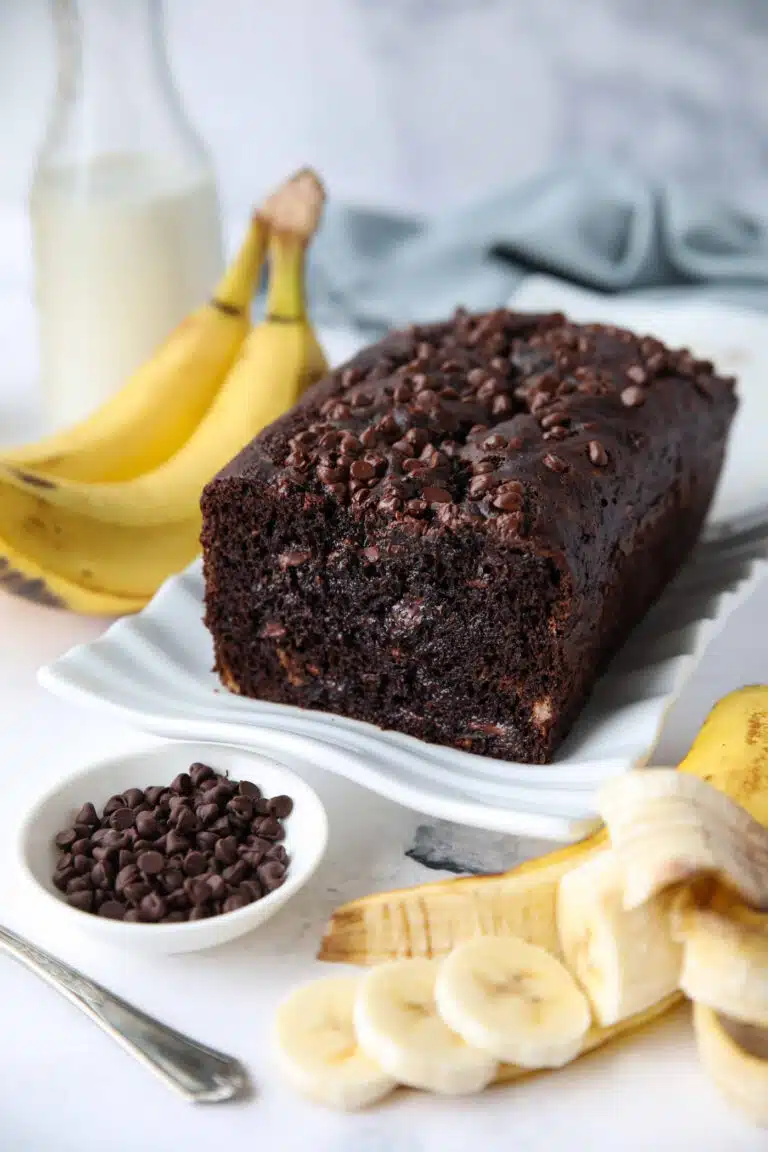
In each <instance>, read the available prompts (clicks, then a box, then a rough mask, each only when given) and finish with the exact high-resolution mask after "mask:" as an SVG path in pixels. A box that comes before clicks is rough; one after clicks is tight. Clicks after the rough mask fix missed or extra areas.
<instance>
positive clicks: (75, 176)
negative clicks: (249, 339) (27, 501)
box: [30, 0, 223, 428]
mask: <svg viewBox="0 0 768 1152" xmlns="http://www.w3.org/2000/svg"><path fill="white" fill-rule="evenodd" d="M51 3H52V12H53V16H54V21H55V26H56V32H57V45H58V59H59V71H58V84H57V89H56V97H55V100H54V104H53V108H52V111H51V116H50V120H49V124H48V131H47V134H46V138H45V142H44V145H43V148H42V151H41V154H40V156H39V158H38V162H37V167H36V171H35V177H34V181H33V185H32V192H31V197H30V213H31V218H32V229H33V238H34V251H35V281H36V299H37V304H38V315H39V332H40V353H41V356H40V359H41V375H42V394H43V414H44V419H45V423H46V425H47V426H48V427H49V428H59V427H61V426H62V425H67V424H72V423H74V422H76V421H78V420H80V419H82V418H83V417H84V416H87V415H88V414H89V413H90V412H92V411H93V410H94V409H95V408H97V407H98V406H99V405H100V404H102V403H103V402H104V401H105V400H107V399H108V398H109V397H110V396H112V395H113V394H114V393H115V392H116V391H117V390H118V389H119V388H120V387H121V386H122V385H123V383H124V382H125V380H126V379H127V377H128V376H129V375H130V374H131V373H132V372H134V371H135V369H137V368H138V367H139V366H140V365H141V364H142V363H143V362H144V361H145V360H147V359H148V358H149V357H150V356H151V355H152V354H153V351H154V350H155V348H157V346H158V345H159V344H160V343H161V342H162V341H163V340H164V339H165V338H166V337H167V336H168V335H169V333H170V332H171V330H172V329H173V328H174V327H175V325H177V324H178V323H179V322H180V321H181V320H182V319H183V318H184V317H185V316H186V315H187V314H188V313H189V312H190V311H192V309H194V308H196V307H197V306H198V305H200V304H202V303H203V302H204V301H205V300H206V299H207V298H208V297H209V295H210V293H211V291H212V290H213V288H214V286H215V284H216V281H217V280H218V277H219V275H220V273H221V270H222V267H223V252H222V241H221V232H220V222H219V209H218V200H217V195H216V185H215V180H214V175H213V168H212V165H211V163H210V161H209V159H208V156H207V153H206V150H205V148H204V147H203V145H202V143H201V141H200V140H199V138H198V137H197V135H196V133H195V131H194V129H193V128H192V126H191V124H190V122H189V121H188V119H187V117H186V116H185V114H184V112H183V110H182V107H181V103H180V101H179V98H178V94H177V92H176V90H175V88H174V84H173V79H172V77H171V73H170V70H169V68H168V64H167V60H166V55H165V41H164V35H163V22H162V5H161V2H160V0H51Z"/></svg>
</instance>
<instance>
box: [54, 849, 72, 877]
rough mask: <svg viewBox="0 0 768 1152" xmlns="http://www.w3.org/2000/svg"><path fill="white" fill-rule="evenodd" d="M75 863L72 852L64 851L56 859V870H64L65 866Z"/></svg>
mask: <svg viewBox="0 0 768 1152" xmlns="http://www.w3.org/2000/svg"><path fill="white" fill-rule="evenodd" d="M73 863H74V856H73V855H72V853H71V852H63V853H62V854H61V856H59V858H58V860H57V861H56V871H57V872H63V871H64V869H65V868H69V867H71V865H72V864H73Z"/></svg>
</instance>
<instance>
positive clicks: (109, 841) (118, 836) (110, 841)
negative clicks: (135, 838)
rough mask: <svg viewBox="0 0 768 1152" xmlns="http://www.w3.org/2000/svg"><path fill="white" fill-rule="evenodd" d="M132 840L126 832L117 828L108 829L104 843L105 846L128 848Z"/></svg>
mask: <svg viewBox="0 0 768 1152" xmlns="http://www.w3.org/2000/svg"><path fill="white" fill-rule="evenodd" d="M129 843H130V841H129V840H128V839H127V838H126V835H125V832H121V831H118V829H117V828H110V829H108V831H107V833H106V835H105V836H104V839H103V840H102V844H103V845H104V846H105V848H127V847H128V845H129Z"/></svg>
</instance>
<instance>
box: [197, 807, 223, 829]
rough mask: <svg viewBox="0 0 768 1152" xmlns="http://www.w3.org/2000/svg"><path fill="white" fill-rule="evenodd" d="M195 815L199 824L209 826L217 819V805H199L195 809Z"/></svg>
mask: <svg viewBox="0 0 768 1152" xmlns="http://www.w3.org/2000/svg"><path fill="white" fill-rule="evenodd" d="M195 815H196V816H197V819H198V820H199V822H200V823H201V824H211V823H213V821H214V820H216V819H217V818H218V815H219V806H218V804H213V803H211V804H208V803H206V804H201V805H200V807H199V808H196V809H195Z"/></svg>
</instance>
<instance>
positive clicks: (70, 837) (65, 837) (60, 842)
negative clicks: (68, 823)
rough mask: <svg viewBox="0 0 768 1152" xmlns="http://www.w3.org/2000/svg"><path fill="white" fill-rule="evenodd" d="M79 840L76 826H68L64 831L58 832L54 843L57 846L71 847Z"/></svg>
mask: <svg viewBox="0 0 768 1152" xmlns="http://www.w3.org/2000/svg"><path fill="white" fill-rule="evenodd" d="M76 840H77V832H75V830H74V828H66V829H65V830H64V831H63V832H57V833H56V838H55V840H54V843H55V845H56V847H57V848H71V847H72V845H73V844H74V843H75V841H76Z"/></svg>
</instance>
